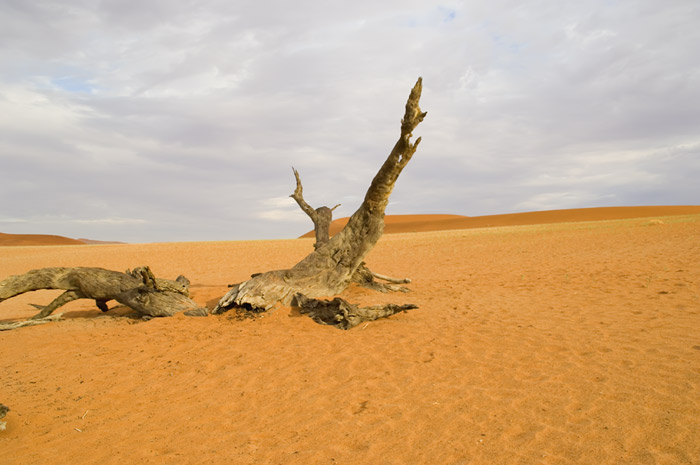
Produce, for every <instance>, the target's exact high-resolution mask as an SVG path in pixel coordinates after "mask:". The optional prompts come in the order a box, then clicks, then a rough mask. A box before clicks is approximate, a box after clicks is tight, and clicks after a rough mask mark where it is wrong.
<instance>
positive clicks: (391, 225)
mask: <svg viewBox="0 0 700 465" xmlns="http://www.w3.org/2000/svg"><path fill="white" fill-rule="evenodd" d="M692 214H700V205H673V206H650V207H596V208H575V209H568V210H547V211H537V212H527V213H509V214H505V215H488V216H461V215H387V216H386V218H385V219H384V221H385V227H384V232H385V233H387V234H392V233H406V232H428V231H449V230H452V229H474V228H490V227H496V226H522V225H530V224H548V223H569V222H577V221H602V220H624V219H630V218H649V217H657V216H659V217H661V216H673V215H692ZM347 222H348V218H339V219H337V220H335V221H333V223H331V229H330V233H331V236H332V235H334V234H337V233H338V232H340V231H341V230H342V229H343V227H344V226H345V225H346V224H347ZM301 237H314V232H313V231H309V232H307V233H306V234H304V235H303V236H301ZM85 244H89V245H94V244H124V242H117V241H96V240H93V239H83V238H81V239H71V238H68V237H63V236H55V235H50V234H4V233H0V247H12V246H34V245H85Z"/></svg>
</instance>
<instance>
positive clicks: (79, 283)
mask: <svg viewBox="0 0 700 465" xmlns="http://www.w3.org/2000/svg"><path fill="white" fill-rule="evenodd" d="M189 285H190V282H189V280H188V279H187V278H185V277H184V276H179V277H178V278H177V279H176V280H174V281H173V280H169V279H160V278H156V277H155V276H154V275H153V273H152V272H151V269H150V268H149V267H147V266H144V267H139V268H135V269H134V270H127V271H126V272H125V273H120V272H118V271H112V270H105V269H103V268H88V267H76V268H41V269H38V270H31V271H28V272H27V273H24V274H22V275H17V276H10V277H9V278H7V279H5V280H3V281H0V302H2V301H4V300H7V299H10V298H12V297H15V296H17V295H20V294H24V293H26V292H31V291H36V290H39V289H62V290H64V291H65V292H64V293H63V294H61V295H60V296H58V297H57V298H56V299H54V300H53V301H52V302H51V303H49V304H48V305H47V306H45V307H43V308H42V310H41V311H40V312H39V313H37V314H36V315H34V316H33V317H32V319H34V320H42V319H45V318H46V317H48V316H49V315H50V314H51V313H52V312H53V311H54V310H56V309H57V308H59V307H61V306H62V305H65V304H67V303H68V302H71V301H73V300H77V299H93V300H95V303H96V305H97V307H98V308H99V309H100V310H102V311H103V312H104V311H107V310H109V309H108V307H107V302H108V301H110V300H116V301H117V302H119V303H121V304H123V305H126V306H127V307H130V308H131V309H133V310H135V311H136V312H138V313H140V314H142V315H146V316H151V317H160V316H172V315H174V314H175V313H178V312H185V313H186V314H189V315H194V316H197V315H206V309H203V308H199V307H198V306H197V304H196V303H195V302H194V301H193V300H192V299H190V298H189Z"/></svg>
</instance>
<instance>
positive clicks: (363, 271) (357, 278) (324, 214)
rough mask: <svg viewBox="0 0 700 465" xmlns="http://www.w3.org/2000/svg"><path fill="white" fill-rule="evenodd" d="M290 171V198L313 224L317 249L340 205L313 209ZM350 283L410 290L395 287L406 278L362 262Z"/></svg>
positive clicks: (324, 240)
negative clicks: (292, 187)
mask: <svg viewBox="0 0 700 465" xmlns="http://www.w3.org/2000/svg"><path fill="white" fill-rule="evenodd" d="M292 170H293V171H294V177H295V178H296V182H297V185H296V189H295V190H294V193H293V194H292V195H290V197H292V198H293V199H294V200H296V202H297V204H299V207H300V208H301V210H302V211H303V212H304V213H306V214H307V215H308V216H309V218H311V221H312V222H313V224H314V233H315V236H316V242H315V243H314V249H318V248H319V247H320V246H321V245H323V244H326V243H327V242H328V241H330V226H331V223H332V222H333V210H335V209H336V208H337V207H339V206H340V204H338V205H336V206H335V207H333V208H328V207H319V208H316V209H314V208H313V207H312V206H311V205H309V204H308V203H306V201H305V200H304V196H303V186H302V184H301V178H300V176H299V172H298V171H297V170H296V169H294V168H293V167H292ZM251 277H255V276H251ZM375 278H376V279H381V280H384V281H387V282H389V283H392V284H384V283H379V282H377V281H376V280H375ZM352 282H354V283H357V284H359V285H361V286H363V287H366V288H368V289H372V290H375V291H379V292H389V291H392V292H393V291H401V292H409V291H410V289H408V288H407V287H404V286H397V285H396V284H407V283H410V282H411V280H410V279H408V278H402V279H398V278H391V277H389V276H384V275H380V274H377V273H375V272H373V271H372V270H370V269H369V268H367V265H366V264H365V263H364V262H362V263H361V264H360V266H359V267H358V268H357V270H355V273H354V274H353V275H352Z"/></svg>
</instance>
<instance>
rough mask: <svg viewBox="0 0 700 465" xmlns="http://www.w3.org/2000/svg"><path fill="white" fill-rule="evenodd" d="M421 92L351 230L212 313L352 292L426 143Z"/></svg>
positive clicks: (259, 279) (416, 91)
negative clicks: (407, 170)
mask: <svg viewBox="0 0 700 465" xmlns="http://www.w3.org/2000/svg"><path fill="white" fill-rule="evenodd" d="M421 90H422V80H421V79H420V78H419V79H418V82H416V85H415V86H414V87H413V89H412V90H411V93H410V95H409V97H408V101H407V103H406V111H405V114H404V117H403V119H402V120H401V135H400V136H399V140H398V141H397V142H396V144H395V145H394V148H393V149H392V151H391V153H390V154H389V156H388V158H387V159H386V161H385V162H384V164H383V165H382V167H381V168H380V169H379V171H378V172H377V174H376V175H375V177H374V179H373V180H372V184H371V185H370V187H369V189H368V190H367V193H366V194H365V198H364V201H363V202H362V205H360V207H359V208H358V209H357V211H356V212H355V213H354V214H353V215H352V217H350V219H349V221H348V223H347V225H346V226H345V228H344V229H343V230H342V231H341V232H339V233H338V234H336V235H335V236H333V237H332V238H330V239H329V240H328V241H327V242H323V243H320V244H319V243H318V238H317V246H316V249H315V250H314V251H313V252H312V253H310V254H309V255H308V256H306V258H304V259H303V260H302V261H300V262H299V263H297V264H296V265H294V266H293V267H292V268H290V269H286V270H275V271H268V272H266V273H261V274H258V275H255V276H254V277H252V278H251V279H249V280H247V281H244V282H242V283H239V284H237V285H235V286H233V287H232V288H231V290H230V291H229V292H228V293H227V294H226V295H225V296H224V297H222V298H221V300H220V301H219V303H218V305H217V306H216V307H215V308H214V310H213V312H212V313H223V312H225V311H227V310H228V309H230V308H233V307H242V308H245V309H248V310H253V311H264V310H267V309H269V308H271V307H272V306H274V305H275V304H276V303H278V302H281V303H283V304H286V305H289V304H290V303H291V301H292V298H293V297H294V296H295V295H296V294H302V295H304V296H306V297H310V298H316V297H321V296H331V295H336V294H339V293H340V292H342V291H343V290H345V289H346V288H347V286H348V285H349V284H350V283H351V282H352V281H353V276H354V275H355V273H356V271H357V270H358V268H360V267H361V265H362V263H363V260H364V258H365V256H366V255H367V253H368V252H369V251H370V250H371V249H372V248H373V247H374V245H375V244H376V243H377V241H378V240H379V238H380V237H381V235H382V233H383V231H384V212H385V210H386V206H387V204H388V203H389V196H390V195H391V191H392V190H393V188H394V184H395V183H396V180H397V179H398V177H399V175H400V174H401V171H402V170H403V169H404V167H405V166H406V164H407V163H408V162H409V161H410V160H411V157H412V156H413V154H414V153H415V152H416V149H417V147H418V144H419V143H420V138H418V139H416V141H415V142H414V143H411V136H412V133H413V130H414V129H415V128H416V126H418V124H419V123H420V122H421V121H423V118H425V115H426V113H424V112H422V111H421V109H420V107H419V100H420V96H421ZM309 208H310V207H309Z"/></svg>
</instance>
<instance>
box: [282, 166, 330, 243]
mask: <svg viewBox="0 0 700 465" xmlns="http://www.w3.org/2000/svg"><path fill="white" fill-rule="evenodd" d="M292 170H293V171H294V177H295V178H296V181H297V185H296V188H295V189H294V193H293V194H292V195H290V197H291V198H293V199H294V200H295V201H296V202H297V204H298V205H299V208H301V209H302V211H303V212H304V213H306V214H307V215H308V216H309V218H311V221H312V222H313V224H314V232H315V235H316V243H314V249H318V248H319V247H320V246H321V245H323V244H325V243H327V242H328V239H329V237H330V230H331V222H332V221H333V210H335V209H336V208H338V207H339V206H340V204H338V205H336V206H335V207H333V208H328V207H325V206H324V207H318V208H316V209H314V208H313V207H312V206H311V205H309V204H308V203H306V200H304V195H303V187H302V185H301V178H300V177H299V172H298V171H297V170H296V169H294V167H292Z"/></svg>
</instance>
